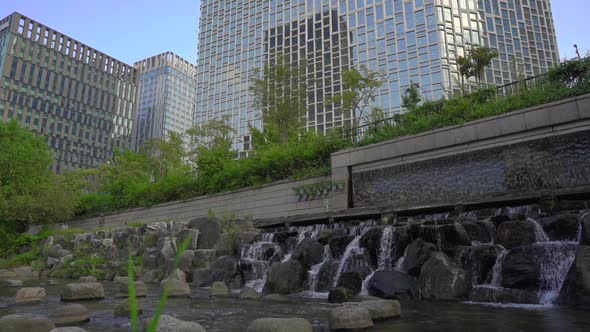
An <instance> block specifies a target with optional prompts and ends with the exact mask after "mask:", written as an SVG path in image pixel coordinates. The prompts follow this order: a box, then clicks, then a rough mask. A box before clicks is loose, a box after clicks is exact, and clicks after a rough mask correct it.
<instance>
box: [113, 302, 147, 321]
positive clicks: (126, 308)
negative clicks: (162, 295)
mask: <svg viewBox="0 0 590 332" xmlns="http://www.w3.org/2000/svg"><path fill="white" fill-rule="evenodd" d="M136 304H137V313H138V314H141V313H142V312H143V309H142V308H141V304H140V303H139V302H136ZM113 315H114V316H115V317H129V316H130V315H131V301H130V299H125V300H123V301H121V302H120V303H119V304H117V306H116V307H115V309H114V310H113Z"/></svg>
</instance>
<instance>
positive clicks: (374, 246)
mask: <svg viewBox="0 0 590 332" xmlns="http://www.w3.org/2000/svg"><path fill="white" fill-rule="evenodd" d="M382 236H383V229H381V228H371V229H369V230H368V231H366V232H365V234H363V236H362V237H361V239H360V242H359V246H360V247H361V248H365V249H366V252H367V254H368V257H369V260H368V262H369V265H370V266H371V267H372V268H373V269H377V266H378V262H379V253H380V252H381V237H382Z"/></svg>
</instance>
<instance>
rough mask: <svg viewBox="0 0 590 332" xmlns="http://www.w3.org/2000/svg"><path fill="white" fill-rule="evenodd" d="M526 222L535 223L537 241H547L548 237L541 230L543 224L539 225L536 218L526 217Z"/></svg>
mask: <svg viewBox="0 0 590 332" xmlns="http://www.w3.org/2000/svg"><path fill="white" fill-rule="evenodd" d="M527 221H528V222H532V223H533V224H534V225H535V241H536V242H537V243H539V242H549V237H547V234H545V231H544V230H543V226H541V225H540V224H539V223H538V222H537V221H536V220H534V219H531V218H527Z"/></svg>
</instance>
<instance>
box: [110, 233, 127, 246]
mask: <svg viewBox="0 0 590 332" xmlns="http://www.w3.org/2000/svg"><path fill="white" fill-rule="evenodd" d="M128 239H129V233H127V232H126V231H119V232H115V233H114V234H113V245H114V246H115V247H117V249H123V248H125V247H127V240H128Z"/></svg>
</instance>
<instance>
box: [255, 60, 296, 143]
mask: <svg viewBox="0 0 590 332" xmlns="http://www.w3.org/2000/svg"><path fill="white" fill-rule="evenodd" d="M254 74H255V75H254V77H253V78H252V84H251V85H250V88H249V89H250V93H251V94H252V97H253V106H254V108H256V109H258V110H259V111H260V112H261V114H262V121H263V126H264V132H265V133H267V138H268V139H270V140H277V141H278V142H279V143H281V144H284V143H285V142H287V140H288V139H289V138H290V137H292V136H294V135H296V134H297V132H298V131H299V129H300V127H301V124H302V118H303V116H304V115H305V113H306V111H307V91H306V89H307V83H306V75H305V65H304V64H301V65H296V64H293V63H290V62H289V61H288V60H287V59H286V57H284V56H283V55H280V54H279V55H277V56H276V57H275V58H273V59H271V61H270V64H265V66H264V67H263V68H262V70H260V69H256V70H255V73H254Z"/></svg>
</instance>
